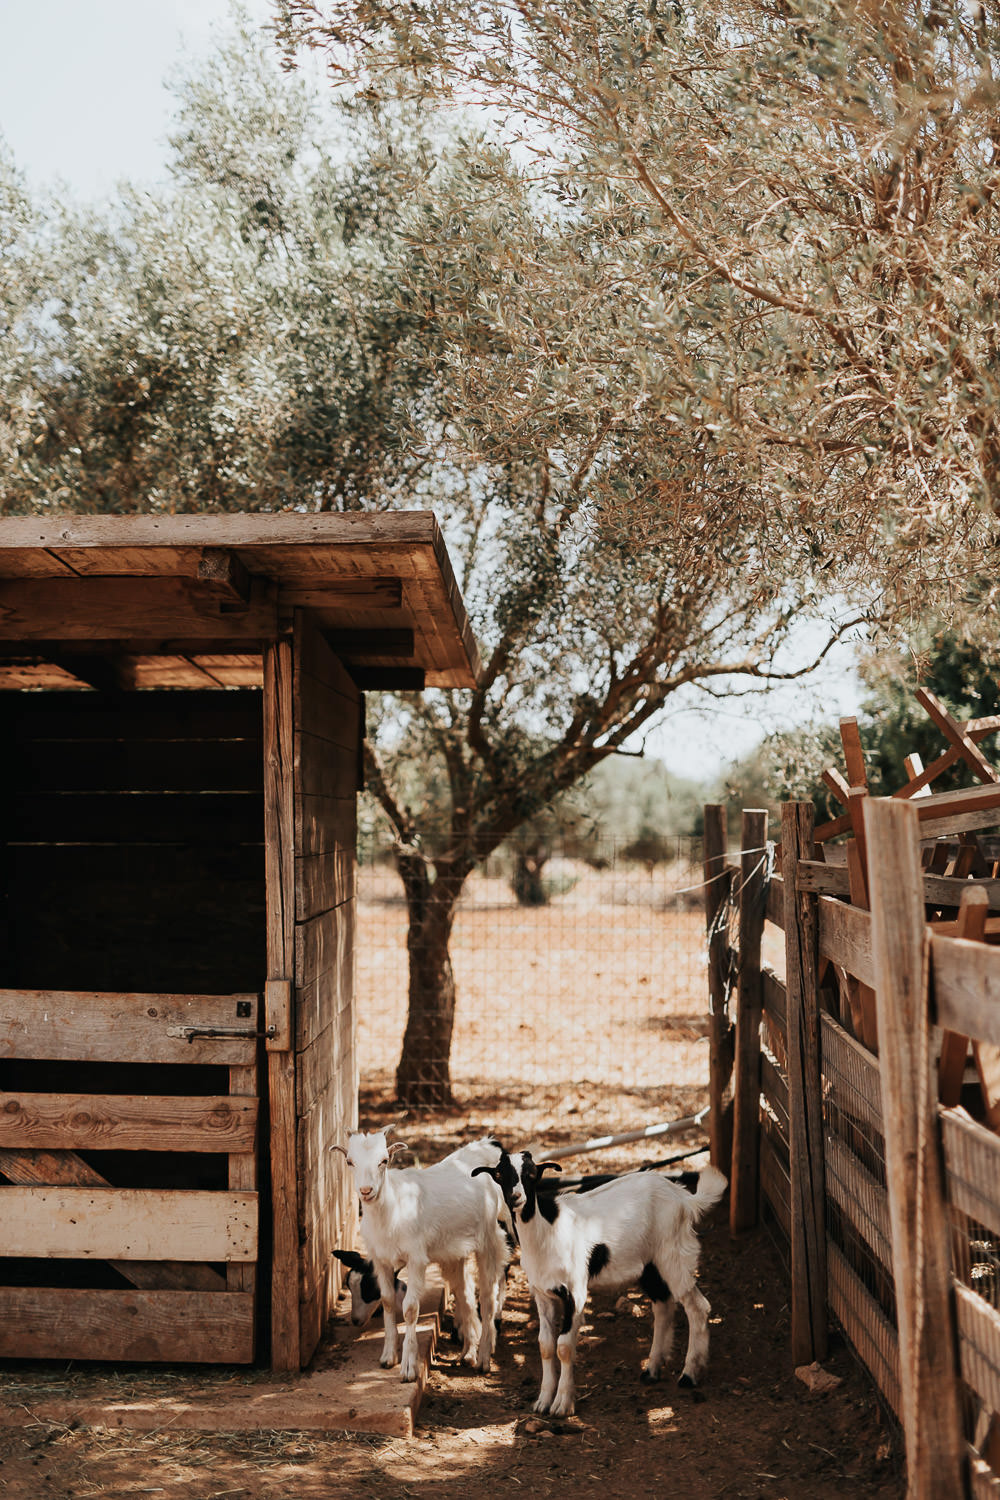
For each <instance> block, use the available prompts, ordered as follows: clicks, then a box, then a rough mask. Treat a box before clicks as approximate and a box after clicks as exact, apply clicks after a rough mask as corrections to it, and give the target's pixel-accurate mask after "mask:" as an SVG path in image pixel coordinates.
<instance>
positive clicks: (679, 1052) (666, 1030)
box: [357, 838, 708, 1154]
mask: <svg viewBox="0 0 1000 1500" xmlns="http://www.w3.org/2000/svg"><path fill="white" fill-rule="evenodd" d="M661 843H662V845H663V847H662V852H663V854H664V855H665V856H666V857H664V858H661V859H656V860H652V859H649V860H646V861H641V860H636V859H631V858H629V857H627V855H626V854H625V852H624V850H623V848H622V847H620V846H618V845H615V844H610V843H609V844H607V845H604V846H602V847H601V848H599V849H595V850H588V855H587V858H586V859H583V858H579V857H572V856H571V855H570V854H569V853H568V852H566V851H565V850H558V849H554V850H552V851H551V853H550V854H549V857H547V858H545V860H544V864H543V865H542V866H541V868H539V869H535V870H533V871H532V880H531V882H530V889H527V890H526V888H525V880H524V868H523V861H520V862H519V861H518V859H517V856H516V854H514V853H513V852H512V853H506V852H504V851H500V852H499V853H497V854H493V855H491V856H490V857H489V858H488V859H487V860H485V862H484V863H483V864H482V865H481V866H480V867H479V868H478V869H477V870H476V871H474V873H473V874H472V875H471V876H470V877H469V879H468V880H467V881H466V883H465V886H464V888H463V891H462V894H461V897H460V899H459V901H458V905H457V909H456V912H455V920H454V926H453V929H452V933H451V939H450V944H449V954H450V960H451V966H452V969H453V972H454V983H455V1013H454V1030H453V1035H452V1039H451V1047H450V1055H449V1064H450V1087H451V1091H452V1093H453V1095H454V1098H455V1099H456V1101H457V1102H458V1103H459V1105H460V1106H461V1107H462V1108H463V1109H464V1110H466V1111H467V1112H470V1113H472V1114H473V1115H476V1114H478V1115H479V1117H481V1118H482V1119H483V1120H485V1121H487V1122H493V1121H496V1122H498V1123H502V1124H505V1125H506V1127H507V1129H508V1132H509V1131H510V1129H511V1126H512V1125H513V1126H514V1127H515V1128H516V1130H517V1131H518V1132H520V1133H522V1134H523V1135H535V1134H539V1133H546V1135H547V1138H548V1139H552V1138H553V1137H561V1138H566V1137H572V1136H573V1135H574V1134H575V1135H580V1134H590V1133H594V1132H595V1131H601V1130H616V1131H627V1130H631V1129H638V1128H642V1127H644V1126H645V1125H648V1124H649V1123H650V1122H651V1121H653V1120H656V1121H661V1120H667V1119H672V1118H676V1117H679V1116H686V1115H688V1114H693V1113H695V1112H696V1111H697V1110H698V1109H700V1108H701V1107H702V1106H703V1105H704V1104H705V1103H706V1101H707V1097H708V1044H707V1032H708V1022H707V985H706V942H705V919H704V905H703V887H702V873H701V845H700V840H696V839H690V838H679V839H674V840H670V841H669V842H665V841H661ZM408 930H409V912H408V908H407V903H406V897H405V892H404V887H403V884H402V882H401V880H400V877H399V875H398V873H397V871H396V868H395V864H394V860H393V855H392V850H391V848H389V847H382V848H378V847H374V848H370V849H369V850H367V851H366V852H365V857H364V859H363V860H362V863H361V864H360V866H359V872H358V939H357V953H358V973H357V994H358V1016H359V1038H358V1050H359V1059H360V1083H361V1091H362V1103H363V1105H364V1103H365V1101H366V1100H367V1101H372V1100H379V1099H387V1098H392V1097H394V1094H395V1083H396V1069H397V1065H398V1062H399V1059H400V1053H401V1048H402V1044H403V1035H404V1030H405V1027H406V1020H407V1008H408V991H409V982H410V967H411V960H412V961H413V962H418V961H419V958H420V955H419V953H418V954H416V955H411V954H410V952H409V951H408V947H407V935H408ZM428 1082H429V1083H430V1084H431V1092H432V1093H433V1085H434V1082H435V1080H434V1078H433V1077H431V1078H430V1079H429V1080H428ZM443 1093H444V1090H443V1089H442V1098H441V1099H439V1100H437V1101H434V1100H433V1098H432V1099H431V1100H430V1101H429V1102H431V1103H434V1102H437V1103H443V1102H444V1099H443ZM647 1154H648V1153H647Z"/></svg>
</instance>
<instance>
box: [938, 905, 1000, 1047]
mask: <svg viewBox="0 0 1000 1500" xmlns="http://www.w3.org/2000/svg"><path fill="white" fill-rule="evenodd" d="M931 974H932V978H933V984H934V1013H935V1019H936V1020H937V1023H938V1025H939V1026H942V1027H944V1028H945V1029H946V1030H948V1031H957V1032H958V1033H959V1034H960V1035H961V1036H968V1037H975V1038H976V1039H978V1040H979V1041H983V1042H992V1043H994V1044H1000V948H995V947H993V946H991V945H988V944H986V943H973V942H970V941H969V940H968V939H966V938H952V937H943V936H941V935H940V934H938V933H935V934H934V936H933V938H932V939H931Z"/></svg>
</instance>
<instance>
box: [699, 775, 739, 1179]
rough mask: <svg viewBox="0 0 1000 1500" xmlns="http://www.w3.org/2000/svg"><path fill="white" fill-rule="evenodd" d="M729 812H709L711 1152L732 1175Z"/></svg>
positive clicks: (715, 808)
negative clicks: (728, 1006) (725, 914)
mask: <svg viewBox="0 0 1000 1500" xmlns="http://www.w3.org/2000/svg"><path fill="white" fill-rule="evenodd" d="M726 839H727V830H726V809H725V806H724V804H722V803H721V802H713V803H709V804H708V805H707V806H706V807H705V835H704V868H705V926H706V928H707V931H708V996H709V1007H710V1009H709V1018H708V1102H709V1110H710V1114H709V1121H708V1133H709V1146H710V1150H711V1161H712V1165H713V1167H718V1168H719V1169H720V1171H723V1172H726V1173H728V1172H729V1168H730V1163H731V1161H732V1153H733V1102H732V1100H731V1099H730V1100H729V1101H728V1102H727V1103H723V1099H724V1096H725V1092H726V1089H727V1087H728V1085H729V1081H730V1079H731V1078H732V1076H733V1023H732V1020H731V1018H730V1016H729V1015H728V1013H727V1011H726V999H727V996H726V970H727V968H728V958H729V934H728V932H727V930H726V928H725V926H724V925H723V923H722V912H723V910H724V908H725V905H726V902H727V900H728V899H729V887H730V884H731V881H732V876H731V875H728V874H727V873H726Z"/></svg>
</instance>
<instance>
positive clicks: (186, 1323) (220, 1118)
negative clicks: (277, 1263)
mask: <svg viewBox="0 0 1000 1500" xmlns="http://www.w3.org/2000/svg"><path fill="white" fill-rule="evenodd" d="M259 1012H260V998H259V996H257V995H254V994H240V995H146V994H89V993H57V992H52V991H40V990H0V1356H4V1357H17V1358H35V1359H54V1358H57V1359H102V1360H141V1361H205V1362H211V1363H249V1362H250V1361H252V1359H253V1358H254V1328H255V1317H254V1300H255V1299H254V1293H255V1282H256V1261H257V1247H258V1194H257V1186H258V1184H257V1153H256V1138H257V1114H258V1095H259V1090H258V1070H257V1057H258V1041H257V1036H258V1032H259V1029H260V1026H261V1021H260V1018H259Z"/></svg>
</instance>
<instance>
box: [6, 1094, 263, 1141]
mask: <svg viewBox="0 0 1000 1500" xmlns="http://www.w3.org/2000/svg"><path fill="white" fill-rule="evenodd" d="M256 1131H257V1100H256V1099H252V1098H245V1099H233V1098H230V1097H229V1096H228V1095H224V1094H219V1095H205V1096H204V1097H202V1096H200V1095H195V1096H193V1097H190V1098H185V1097H181V1096H179V1095H178V1096H167V1097H165V1098H156V1097H153V1096H147V1095H131V1094H31V1093H19V1092H9V1093H8V1092H4V1091H3V1090H0V1146H7V1147H11V1148H14V1149H16V1148H18V1147H20V1148H22V1149H23V1148H27V1149H29V1150H47V1151H217V1152H220V1153H222V1152H226V1153H232V1152H235V1153H244V1152H252V1151H253V1148H254V1140H255V1138H256Z"/></svg>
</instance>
